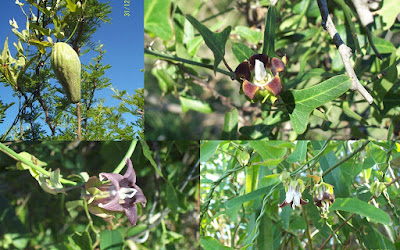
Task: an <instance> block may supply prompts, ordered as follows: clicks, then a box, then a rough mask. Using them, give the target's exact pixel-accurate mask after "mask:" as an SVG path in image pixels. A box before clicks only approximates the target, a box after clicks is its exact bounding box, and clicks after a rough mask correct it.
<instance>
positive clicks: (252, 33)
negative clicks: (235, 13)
mask: <svg viewBox="0 0 400 250" xmlns="http://www.w3.org/2000/svg"><path fill="white" fill-rule="evenodd" d="M232 33H233V34H237V35H239V36H241V37H242V38H244V39H246V40H247V41H249V42H250V43H253V44H258V42H259V41H260V40H261V38H262V34H261V32H260V31H258V30H253V29H250V28H248V27H246V26H236V27H235V29H234V30H233V32H232Z"/></svg>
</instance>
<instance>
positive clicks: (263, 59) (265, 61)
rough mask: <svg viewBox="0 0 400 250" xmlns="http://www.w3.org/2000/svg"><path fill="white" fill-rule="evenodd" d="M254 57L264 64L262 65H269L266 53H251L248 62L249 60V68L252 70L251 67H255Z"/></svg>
mask: <svg viewBox="0 0 400 250" xmlns="http://www.w3.org/2000/svg"><path fill="white" fill-rule="evenodd" d="M256 59H257V60H260V61H261V62H262V63H263V64H264V67H268V65H269V62H268V56H267V55H264V54H255V55H252V56H251V57H250V59H249V62H250V70H253V69H254V67H255V65H256Z"/></svg>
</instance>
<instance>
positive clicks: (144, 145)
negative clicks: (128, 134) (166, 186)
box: [140, 140, 164, 177]
mask: <svg viewBox="0 0 400 250" xmlns="http://www.w3.org/2000/svg"><path fill="white" fill-rule="evenodd" d="M140 144H142V148H143V155H144V156H145V157H146V158H147V160H149V162H150V163H151V165H152V166H153V167H154V169H155V170H156V172H157V173H158V174H159V175H160V176H161V177H164V175H163V174H162V172H161V170H160V169H159V168H158V166H157V163H156V162H155V161H154V159H153V156H152V155H151V152H150V149H149V145H147V143H146V142H145V141H143V140H140Z"/></svg>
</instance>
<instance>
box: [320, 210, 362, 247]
mask: <svg viewBox="0 0 400 250" xmlns="http://www.w3.org/2000/svg"><path fill="white" fill-rule="evenodd" d="M354 215H356V214H355V213H353V214H351V215H350V216H349V217H347V219H346V220H345V221H343V222H342V224H340V225H339V226H338V227H337V228H336V229H335V230H334V231H333V232H332V233H331V234H330V235H329V237H328V238H326V240H325V242H324V243H323V244H322V245H321V247H320V248H319V249H320V250H322V249H324V247H325V246H326V244H328V242H329V241H330V240H331V238H332V237H333V236H334V235H336V233H337V231H339V230H340V229H341V228H342V227H343V226H344V225H346V224H347V222H348V221H349V220H351V218H353V217H354Z"/></svg>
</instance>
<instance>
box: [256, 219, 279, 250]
mask: <svg viewBox="0 0 400 250" xmlns="http://www.w3.org/2000/svg"><path fill="white" fill-rule="evenodd" d="M275 229H276V227H275V224H274V223H273V222H272V220H271V218H269V217H268V215H267V214H264V215H263V217H262V219H261V223H260V228H259V230H260V233H259V235H258V237H257V245H258V246H262V247H259V248H258V249H274V233H275Z"/></svg>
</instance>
